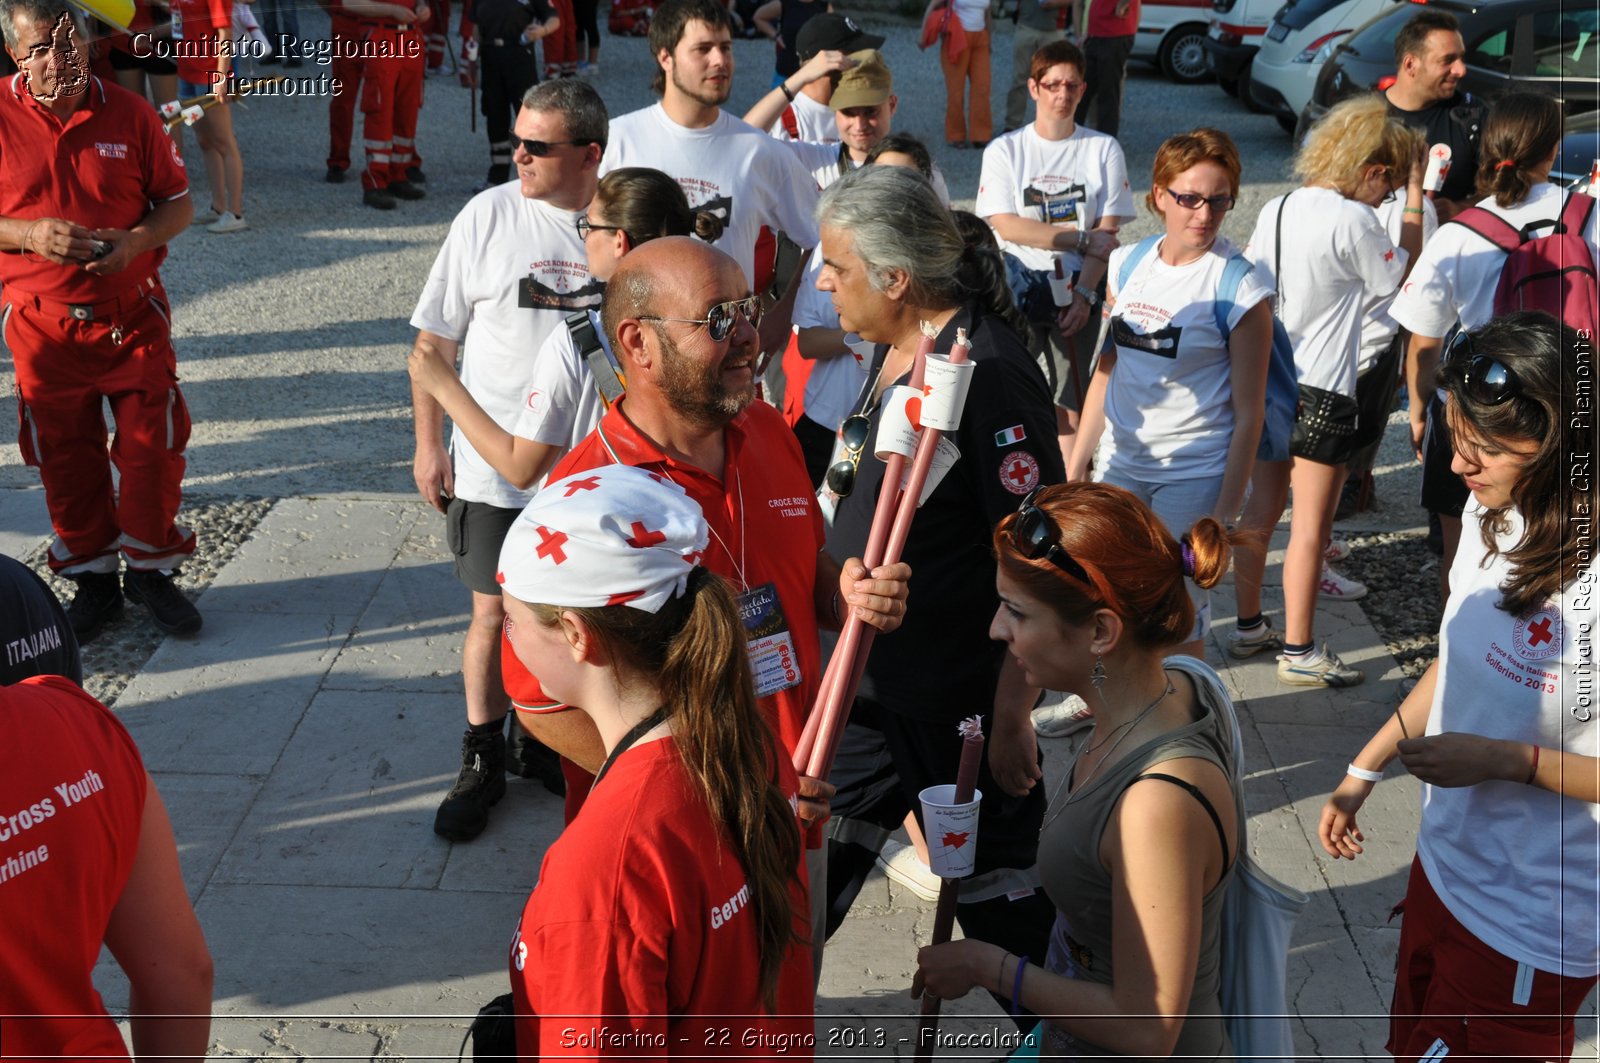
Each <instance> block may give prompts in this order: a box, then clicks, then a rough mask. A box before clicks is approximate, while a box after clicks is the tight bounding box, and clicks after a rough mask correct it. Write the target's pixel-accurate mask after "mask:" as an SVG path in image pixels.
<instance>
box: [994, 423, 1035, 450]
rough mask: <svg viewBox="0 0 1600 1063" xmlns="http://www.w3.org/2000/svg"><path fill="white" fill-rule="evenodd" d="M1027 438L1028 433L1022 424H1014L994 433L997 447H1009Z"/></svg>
mask: <svg viewBox="0 0 1600 1063" xmlns="http://www.w3.org/2000/svg"><path fill="white" fill-rule="evenodd" d="M1027 438H1028V433H1027V432H1025V431H1023V429H1022V426H1021V425H1020V424H1014V425H1012V426H1011V427H1010V428H1007V429H1005V430H1004V431H1001V432H996V433H995V434H994V445H995V446H997V447H1009V446H1011V444H1013V443H1020V442H1022V441H1023V440H1024V439H1027Z"/></svg>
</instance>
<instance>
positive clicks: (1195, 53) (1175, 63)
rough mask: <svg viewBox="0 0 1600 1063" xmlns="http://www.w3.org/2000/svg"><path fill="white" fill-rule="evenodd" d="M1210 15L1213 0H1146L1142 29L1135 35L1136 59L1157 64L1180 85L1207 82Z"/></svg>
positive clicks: (1134, 52) (1142, 8)
mask: <svg viewBox="0 0 1600 1063" xmlns="http://www.w3.org/2000/svg"><path fill="white" fill-rule="evenodd" d="M1210 15H1211V0H1179V2H1177V3H1150V2H1149V0H1146V2H1145V3H1144V4H1143V5H1142V6H1141V7H1140V8H1139V32H1138V33H1137V34H1135V36H1134V38H1133V52H1132V53H1131V55H1132V58H1134V59H1144V60H1146V61H1148V62H1151V63H1154V64H1155V66H1156V68H1157V69H1159V70H1160V71H1161V72H1162V73H1163V74H1165V75H1166V76H1167V77H1169V78H1171V79H1172V80H1173V81H1176V82H1178V83H1179V84H1180V85H1188V84H1192V83H1194V82H1197V81H1204V80H1205V79H1206V78H1208V77H1210V76H1211V73H1210V71H1208V70H1207V69H1206V65H1205V52H1204V42H1205V38H1206V21H1207V19H1208V18H1209V17H1210Z"/></svg>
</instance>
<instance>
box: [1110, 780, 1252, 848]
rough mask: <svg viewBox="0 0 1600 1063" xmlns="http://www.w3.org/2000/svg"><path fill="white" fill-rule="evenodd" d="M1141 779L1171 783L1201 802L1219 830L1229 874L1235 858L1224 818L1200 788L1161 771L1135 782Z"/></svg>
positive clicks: (1218, 833)
mask: <svg viewBox="0 0 1600 1063" xmlns="http://www.w3.org/2000/svg"><path fill="white" fill-rule="evenodd" d="M1140 779H1160V780H1161V781H1162V782H1169V783H1171V784H1172V785H1174V786H1181V787H1183V788H1184V789H1185V790H1187V791H1189V796H1190V797H1192V798H1194V799H1195V800H1196V801H1199V802H1200V807H1201V808H1203V809H1205V810H1206V815H1208V816H1210V817H1211V825H1212V826H1213V827H1215V828H1217V841H1218V842H1220V843H1222V873H1223V874H1227V873H1228V868H1230V867H1232V866H1233V861H1234V859H1235V857H1230V856H1229V855H1228V835H1227V832H1226V831H1224V830H1223V829H1222V817H1221V816H1219V815H1217V810H1216V807H1215V806H1213V805H1212V804H1211V802H1210V800H1209V799H1207V797H1206V795H1205V794H1203V793H1201V791H1200V787H1198V786H1196V785H1195V784H1194V783H1192V782H1189V781H1188V780H1186V779H1180V778H1178V777H1177V776H1176V775H1168V774H1166V773H1165V772H1160V771H1147V772H1145V773H1144V774H1143V775H1139V776H1135V778H1134V780H1133V782H1138V781H1139V780H1140ZM1128 785H1129V786H1132V785H1133V783H1129V784H1128Z"/></svg>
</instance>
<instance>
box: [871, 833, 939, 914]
mask: <svg viewBox="0 0 1600 1063" xmlns="http://www.w3.org/2000/svg"><path fill="white" fill-rule="evenodd" d="M878 866H879V867H881V868H883V873H884V874H885V875H887V876H889V879H890V881H892V882H894V883H895V884H896V885H900V886H904V887H905V888H906V889H908V890H910V891H911V892H912V893H915V894H916V895H917V896H918V897H921V898H922V899H923V900H925V901H936V900H938V899H939V887H940V885H942V884H943V880H942V879H940V878H939V876H938V875H935V874H934V873H933V872H932V871H930V870H928V865H927V864H924V863H923V862H922V861H921V860H918V859H917V850H916V849H915V848H914V847H912V846H910V845H906V844H905V843H904V842H897V841H888V842H885V843H884V845H883V851H882V852H880V853H879V854H878Z"/></svg>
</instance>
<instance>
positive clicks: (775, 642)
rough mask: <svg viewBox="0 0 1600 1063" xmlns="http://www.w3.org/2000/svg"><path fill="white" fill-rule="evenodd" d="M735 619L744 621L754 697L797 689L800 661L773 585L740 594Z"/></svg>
mask: <svg viewBox="0 0 1600 1063" xmlns="http://www.w3.org/2000/svg"><path fill="white" fill-rule="evenodd" d="M739 618H740V619H741V620H743V621H744V633H745V639H746V640H747V642H746V645H747V647H748V649H749V651H750V671H751V673H752V675H753V676H754V678H755V683H756V696H757V697H761V698H764V697H768V696H770V695H772V694H776V693H778V691H780V690H788V689H790V688H791V687H797V686H799V685H800V660H799V657H798V656H797V655H796V654H795V649H794V635H793V634H792V633H790V631H789V620H788V618H787V617H785V616H784V615H783V605H782V603H780V602H779V601H778V586H777V584H775V583H763V584H761V586H759V587H751V588H750V589H749V590H747V591H744V592H742V593H741V594H740V595H739Z"/></svg>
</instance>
